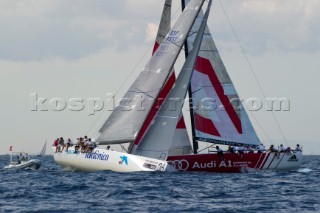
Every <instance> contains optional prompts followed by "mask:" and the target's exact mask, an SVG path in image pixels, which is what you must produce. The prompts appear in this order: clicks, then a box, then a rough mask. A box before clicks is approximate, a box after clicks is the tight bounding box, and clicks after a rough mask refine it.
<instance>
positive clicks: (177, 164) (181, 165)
mask: <svg viewBox="0 0 320 213" xmlns="http://www.w3.org/2000/svg"><path fill="white" fill-rule="evenodd" d="M169 163H170V165H171V166H173V168H174V169H176V170H180V171H185V170H187V169H188V168H189V162H188V161H187V160H184V159H183V160H173V161H169Z"/></svg>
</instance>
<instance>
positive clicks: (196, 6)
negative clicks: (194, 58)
mask: <svg viewBox="0 0 320 213" xmlns="http://www.w3.org/2000/svg"><path fill="white" fill-rule="evenodd" d="M203 2H204V0H192V1H190V2H189V4H188V8H186V9H185V10H184V12H183V13H182V14H181V15H180V17H179V19H178V20H177V22H176V23H175V25H174V26H173V27H172V28H171V30H170V31H169V33H168V34H167V35H166V37H165V39H164V41H163V42H162V43H161V44H160V46H159V48H158V49H157V51H156V52H155V54H154V55H153V56H152V58H151V59H150V60H149V62H148V63H147V65H146V66H145V68H144V69H143V71H142V72H141V73H140V75H139V76H138V78H137V79H136V80H135V82H134V83H133V84H132V85H131V87H130V89H129V90H128V91H127V93H126V94H125V95H124V97H123V98H122V100H121V101H120V105H119V106H118V107H116V109H115V110H114V111H113V112H112V113H111V115H110V116H109V118H108V119H107V121H106V122H105V123H104V125H103V126H102V127H101V128H100V130H99V136H98V138H97V142H98V143H99V144H117V143H125V142H133V141H134V140H135V138H136V137H137V135H138V133H139V131H140V129H141V127H142V125H143V123H144V121H145V120H146V118H147V116H148V114H149V112H150V110H151V108H152V106H153V104H154V102H155V100H156V98H157V97H158V95H159V93H160V91H161V89H162V87H163V85H164V83H165V81H166V80H167V78H168V76H169V74H170V72H171V70H172V67H173V65H174V63H175V61H176V59H177V57H178V55H179V53H180V51H181V48H182V46H183V43H184V41H185V40H186V38H187V36H188V33H189V31H190V29H191V27H192V25H193V23H194V21H195V19H196V17H197V15H198V13H199V11H200V9H201V7H202V5H203Z"/></svg>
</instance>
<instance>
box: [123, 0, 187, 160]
mask: <svg viewBox="0 0 320 213" xmlns="http://www.w3.org/2000/svg"><path fill="white" fill-rule="evenodd" d="M171 6H172V0H166V1H165V4H164V8H163V12H162V16H161V21H160V24H159V29H158V33H157V37H156V41H155V44H154V48H153V51H152V55H153V54H154V53H155V52H156V50H157V49H158V47H159V45H160V44H161V42H162V41H163V39H164V38H165V36H166V35H167V33H168V32H169V30H170V28H171ZM175 81H176V77H175V73H174V69H172V70H171V73H170V75H169V77H168V79H167V81H166V83H165V84H164V86H163V88H162V90H161V92H160V94H159V97H158V101H157V103H156V104H155V105H154V106H153V107H152V109H151V111H150V113H149V115H148V117H147V119H146V121H145V123H144V124H143V127H142V129H141V130H140V132H139V133H138V136H137V138H136V140H135V141H134V143H133V144H132V146H131V147H130V148H129V149H130V150H131V152H132V151H134V150H135V149H136V147H137V146H138V145H139V143H140V141H141V139H142V137H143V136H144V134H145V133H146V131H147V129H148V128H149V126H150V124H151V123H152V120H153V119H154V117H155V115H156V113H157V111H158V110H159V107H160V106H161V105H162V104H163V101H164V100H165V98H166V97H167V96H168V94H169V91H170V90H171V89H172V87H173V85H174V83H175ZM191 152H192V147H191V143H190V140H189V136H188V132H187V129H186V125H185V121H184V118H183V116H182V115H181V117H180V120H179V123H178V125H177V128H176V131H175V134H174V138H173V143H172V147H171V149H170V152H169V155H181V154H189V153H191Z"/></svg>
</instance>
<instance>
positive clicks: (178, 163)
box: [169, 159, 252, 171]
mask: <svg viewBox="0 0 320 213" xmlns="http://www.w3.org/2000/svg"><path fill="white" fill-rule="evenodd" d="M169 163H170V164H171V165H172V166H173V167H174V168H175V169H176V170H180V171H186V170H193V169H197V170H199V169H204V170H206V169H212V168H242V167H251V164H252V162H251V161H232V160H222V161H209V162H198V161H194V162H190V161H188V160H186V159H182V160H172V161H169Z"/></svg>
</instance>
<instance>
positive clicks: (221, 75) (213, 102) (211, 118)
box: [186, 0, 260, 145]
mask: <svg viewBox="0 0 320 213" xmlns="http://www.w3.org/2000/svg"><path fill="white" fill-rule="evenodd" d="M186 2H188V1H187V0H186ZM202 16H203V13H202V11H201V12H200V13H199V15H198V18H197V19H196V21H195V23H194V25H193V27H192V30H191V36H190V37H188V40H187V44H188V49H191V48H192V44H193V41H194V39H195V35H192V33H195V32H197V30H198V29H199V26H200V25H201V20H202ZM191 91H192V94H191V96H192V101H193V105H194V109H193V110H194V112H193V115H191V117H192V119H193V121H194V126H195V138H196V139H197V140H200V141H206V142H213V143H220V144H251V145H258V144H259V143H260V141H259V139H258V137H257V134H256V132H255V131H254V129H253V127H252V124H251V122H250V120H249V117H248V115H247V113H246V111H245V110H244V108H243V106H242V103H241V101H240V100H239V96H238V94H237V92H236V89H235V87H234V85H233V83H232V81H231V79H230V77H229V75H228V73H227V70H226V68H225V66H224V64H223V61H222V59H221V57H220V55H219V52H218V50H217V48H216V45H215V43H214V41H213V39H212V36H211V34H210V31H209V29H208V27H206V30H205V35H204V37H203V41H202V45H201V50H200V52H199V56H198V59H197V63H196V66H195V71H194V73H193V76H192V79H191Z"/></svg>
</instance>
